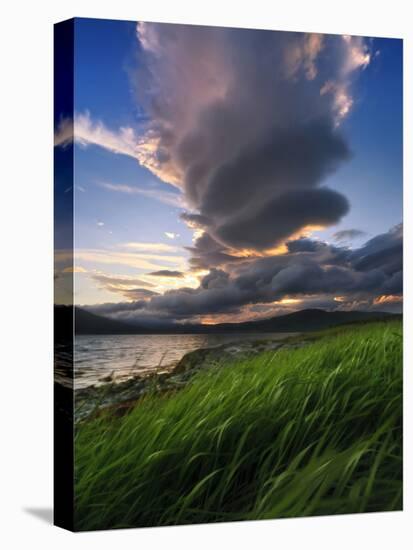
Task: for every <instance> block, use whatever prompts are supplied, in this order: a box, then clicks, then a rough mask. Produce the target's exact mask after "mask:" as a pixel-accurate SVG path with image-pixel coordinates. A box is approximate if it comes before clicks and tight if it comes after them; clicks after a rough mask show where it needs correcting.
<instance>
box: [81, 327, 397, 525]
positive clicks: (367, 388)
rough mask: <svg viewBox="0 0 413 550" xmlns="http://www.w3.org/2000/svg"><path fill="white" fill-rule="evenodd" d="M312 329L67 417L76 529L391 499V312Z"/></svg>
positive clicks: (378, 507)
mask: <svg viewBox="0 0 413 550" xmlns="http://www.w3.org/2000/svg"><path fill="white" fill-rule="evenodd" d="M320 335H321V336H320V338H319V339H318V340H316V341H315V342H313V343H311V344H309V345H308V346H306V347H304V348H299V349H295V350H285V351H278V352H276V353H274V352H271V353H264V354H262V355H259V356H257V357H255V358H253V359H249V360H244V361H240V362H237V363H234V364H233V365H226V366H225V368H224V367H223V366H218V367H217V368H214V369H210V370H208V371H205V372H201V373H199V374H197V375H195V376H194V378H193V379H192V381H191V383H189V384H188V386H186V387H185V388H184V389H182V390H180V391H179V392H177V393H176V394H174V395H170V396H163V397H162V396H159V395H158V396H156V395H154V396H150V397H147V398H145V399H144V400H142V401H141V402H140V403H139V404H138V405H137V406H136V408H135V409H134V410H133V411H132V412H131V413H130V414H129V415H127V416H125V417H123V418H109V417H108V416H107V417H106V416H103V417H100V418H98V419H96V420H93V421H89V422H85V423H84V424H82V425H80V426H79V427H78V428H77V434H76V453H75V462H76V489H75V495H76V501H75V508H76V513H75V526H76V529H77V530H87V529H103V528H114V527H132V526H135V527H136V526H153V525H173V524H187V523H201V522H214V521H233V520H245V519H260V518H281V517H297V516H311V515H320V514H341V513H355V512H370V511H385V510H398V509H401V506H402V327H401V323H400V322H387V323H377V324H366V325H360V326H353V327H346V328H343V327H341V328H340V329H334V330H331V331H326V332H325V333H320Z"/></svg>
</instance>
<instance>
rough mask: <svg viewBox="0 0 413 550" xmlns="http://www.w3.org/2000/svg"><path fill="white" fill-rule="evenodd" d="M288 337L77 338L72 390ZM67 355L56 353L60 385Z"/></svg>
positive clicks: (285, 334)
mask: <svg viewBox="0 0 413 550" xmlns="http://www.w3.org/2000/svg"><path fill="white" fill-rule="evenodd" d="M287 336H289V334H287V333H270V334H262V333H260V334H257V333H248V334H245V333H242V334H234V333H232V334H160V335H158V334H151V335H147V334H145V335H141V334H134V335H127V334H122V335H113V336H112V335H104V336H77V337H76V342H75V349H74V353H75V355H74V356H75V369H74V370H75V373H74V374H75V387H76V388H85V387H87V386H90V385H92V384H100V383H103V382H104V381H105V380H104V379H105V378H107V377H109V376H111V375H112V376H113V379H114V380H115V381H116V382H121V381H122V380H126V379H128V378H130V377H132V376H135V375H137V374H144V373H147V372H149V371H153V370H159V369H162V368H163V367H165V368H167V367H170V366H173V365H176V364H177V363H178V362H179V360H180V359H181V358H182V357H183V356H184V355H185V354H186V353H188V352H190V351H193V350H195V349H198V348H207V347H214V346H220V345H222V344H227V343H230V342H239V341H245V340H263V339H265V340H268V339H271V340H280V339H283V338H285V337H287ZM66 351H67V350H65V349H61V350H57V353H56V354H57V359H58V361H57V363H58V365H59V368H58V369H57V376H56V378H57V380H59V381H60V382H63V379H64V378H66V381H67V375H68V373H70V368H69V369H68V364H67V354H66ZM61 356H62V357H61ZM69 357H70V356H69ZM69 367H70V365H69Z"/></svg>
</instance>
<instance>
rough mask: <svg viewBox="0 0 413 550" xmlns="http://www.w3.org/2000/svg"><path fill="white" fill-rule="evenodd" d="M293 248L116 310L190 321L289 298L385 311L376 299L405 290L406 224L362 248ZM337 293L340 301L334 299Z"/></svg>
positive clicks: (308, 243)
mask: <svg viewBox="0 0 413 550" xmlns="http://www.w3.org/2000/svg"><path fill="white" fill-rule="evenodd" d="M288 248H289V251H288V252H287V253H286V254H281V255H278V256H271V257H264V258H259V259H252V260H245V259H244V260H243V261H241V262H239V263H238V264H233V265H232V266H231V269H230V270H229V271H225V270H223V269H216V268H213V269H211V270H210V272H209V273H208V274H207V275H206V276H204V277H203V279H202V280H201V281H200V285H199V287H198V288H196V289H193V288H182V289H178V290H171V291H168V292H166V293H165V294H163V295H158V296H154V297H152V298H150V299H148V300H145V301H140V302H137V303H136V304H135V305H129V304H127V305H126V306H125V305H123V304H120V305H119V306H120V308H119V310H117V309H116V305H110V308H111V309H110V313H112V314H115V315H122V312H124V311H125V310H126V311H127V312H128V316H129V318H134V319H140V320H142V319H144V318H150V319H152V318H159V319H164V320H188V319H191V318H194V317H196V316H199V315H206V314H217V313H237V312H239V311H240V310H241V309H242V308H243V307H244V306H249V305H254V304H255V305H257V304H267V303H271V302H275V301H280V300H282V299H283V298H284V297H285V296H294V297H298V298H300V297H303V298H304V299H305V300H307V299H308V304H309V305H311V304H317V303H319V304H324V307H330V308H331V309H335V308H338V307H341V304H342V302H343V301H346V302H349V303H350V302H353V301H354V302H355V303H357V302H358V301H360V303H363V307H364V308H369V307H372V308H375V309H380V307H381V309H385V308H386V303H385V301H382V302H379V303H378V304H376V303H375V302H374V300H375V298H377V297H379V296H382V295H400V294H401V291H402V275H401V270H400V269H399V266H400V264H401V261H402V228H401V226H398V227H396V228H394V229H393V230H391V231H389V232H388V233H385V234H383V235H379V236H377V237H375V238H374V239H371V240H370V241H368V242H367V243H366V244H365V245H364V246H363V247H362V248H359V249H357V250H349V249H348V248H347V247H337V246H331V245H329V244H327V243H322V242H319V241H313V240H311V239H298V240H297V241H292V242H289V243H288ZM317 296H318V297H317ZM334 296H339V297H340V300H339V301H334ZM306 297H308V298H306ZM304 303H306V302H304ZM301 307H302V306H301ZM313 307H315V306H314V305H313ZM398 307H400V306H398ZM106 312H109V311H108V310H107V309H106Z"/></svg>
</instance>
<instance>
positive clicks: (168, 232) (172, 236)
mask: <svg viewBox="0 0 413 550" xmlns="http://www.w3.org/2000/svg"><path fill="white" fill-rule="evenodd" d="M165 236H166V237H168V239H172V240H173V239H177V238H178V237H179V233H172V232H171V231H165Z"/></svg>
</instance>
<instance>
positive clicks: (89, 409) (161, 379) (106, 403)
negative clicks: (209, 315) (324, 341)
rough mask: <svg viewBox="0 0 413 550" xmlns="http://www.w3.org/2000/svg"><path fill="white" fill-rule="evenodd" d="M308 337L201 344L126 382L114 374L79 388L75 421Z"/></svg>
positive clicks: (118, 409) (118, 411)
mask: <svg viewBox="0 0 413 550" xmlns="http://www.w3.org/2000/svg"><path fill="white" fill-rule="evenodd" d="M308 341H309V338H308V337H307V338H305V337H302V338H300V337H297V336H295V337H292V338H286V339H285V340H271V339H264V338H263V339H260V340H245V341H242V342H232V343H227V344H224V345H221V346H217V347H213V348H201V349H197V350H195V351H192V352H190V353H187V354H186V355H185V356H184V357H183V358H182V359H181V360H180V361H179V362H178V364H176V365H172V366H169V367H162V369H159V370H157V371H154V372H151V373H148V372H145V373H143V374H142V375H137V376H135V377H133V378H130V379H128V380H126V381H123V382H114V381H113V380H112V379H111V377H107V378H105V379H102V384H99V385H98V386H89V387H88V388H83V389H79V390H76V393H75V411H76V412H75V417H76V422H81V421H83V420H85V419H88V418H93V417H97V416H99V415H100V414H102V412H110V413H111V414H113V415H114V416H122V415H124V414H127V412H128V411H129V410H130V409H131V408H133V407H134V406H135V405H136V403H137V402H138V401H139V400H140V399H141V398H142V397H144V396H145V395H147V394H148V393H157V394H159V395H166V394H170V393H173V392H175V391H177V390H178V389H180V388H182V387H183V386H185V384H187V383H188V381H189V380H190V379H191V378H192V376H193V375H194V374H195V373H197V372H199V371H200V370H203V369H206V368H225V366H226V365H230V364H231V363H233V362H234V361H237V360H242V359H246V358H248V357H254V356H255V355H258V354H260V353H263V352H268V351H276V350H279V349H294V348H297V347H302V346H304V345H306V344H307V343H308Z"/></svg>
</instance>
